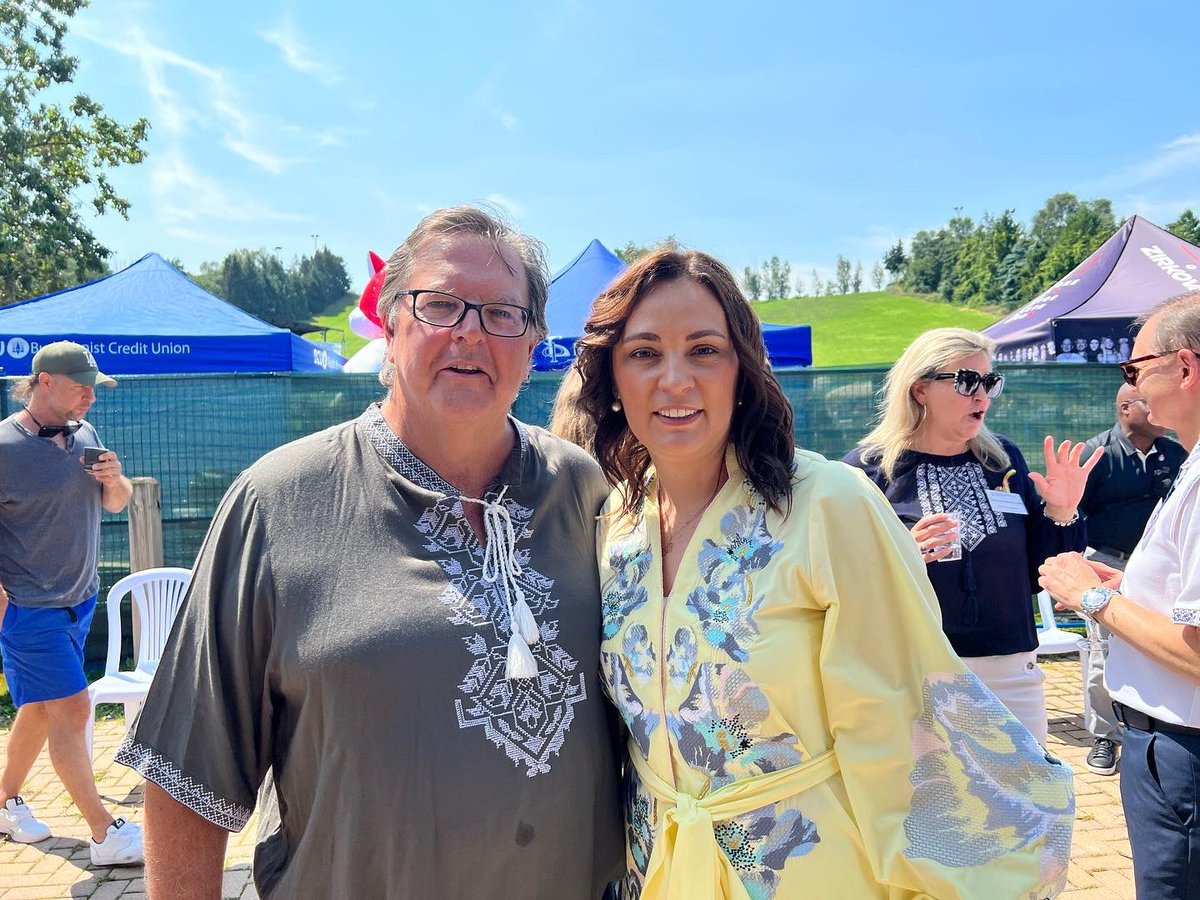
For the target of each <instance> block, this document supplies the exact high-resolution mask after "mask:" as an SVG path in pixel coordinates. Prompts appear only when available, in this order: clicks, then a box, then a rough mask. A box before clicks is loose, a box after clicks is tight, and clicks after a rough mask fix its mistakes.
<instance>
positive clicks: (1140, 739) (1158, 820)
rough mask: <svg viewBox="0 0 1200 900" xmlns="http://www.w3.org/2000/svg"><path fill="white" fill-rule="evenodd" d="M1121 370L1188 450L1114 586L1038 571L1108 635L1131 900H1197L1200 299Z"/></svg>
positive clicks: (1140, 343)
mask: <svg viewBox="0 0 1200 900" xmlns="http://www.w3.org/2000/svg"><path fill="white" fill-rule="evenodd" d="M1132 357H1133V358H1132V359H1130V360H1129V361H1128V362H1124V363H1120V366H1121V371H1122V374H1123V375H1124V376H1125V380H1126V382H1127V383H1128V384H1131V385H1133V386H1134V387H1136V388H1137V389H1138V390H1139V391H1140V392H1141V394H1142V396H1143V397H1145V399H1146V401H1147V402H1148V404H1149V407H1150V421H1151V422H1152V423H1154V424H1156V425H1161V426H1163V427H1165V428H1172V429H1174V430H1175V431H1176V432H1177V433H1178V434H1179V438H1180V441H1181V442H1182V444H1183V446H1184V447H1185V448H1187V449H1189V450H1190V454H1189V456H1188V458H1187V459H1186V460H1185V461H1184V463H1183V465H1182V467H1181V468H1180V470H1179V475H1178V477H1177V478H1176V480H1175V483H1174V485H1173V486H1172V488H1171V491H1170V493H1168V495H1167V496H1166V498H1165V499H1164V500H1163V501H1162V503H1160V504H1159V506H1158V507H1157V508H1156V509H1155V511H1154V513H1153V514H1152V515H1151V517H1150V521H1149V522H1147V524H1146V530H1145V532H1144V533H1143V535H1142V539H1141V540H1140V541H1139V542H1138V545H1137V547H1136V549H1135V550H1134V551H1133V555H1132V556H1131V557H1130V559H1129V562H1128V564H1127V566H1126V568H1125V573H1124V575H1123V576H1122V574H1121V573H1120V572H1118V571H1117V570H1116V569H1113V568H1111V567H1109V566H1105V565H1103V564H1101V563H1099V562H1096V561H1088V560H1084V559H1083V557H1081V556H1079V555H1078V554H1075V553H1065V554H1061V555H1059V556H1056V557H1053V558H1052V559H1049V560H1047V561H1046V562H1045V564H1044V565H1043V566H1042V567H1041V578H1040V583H1041V585H1042V587H1044V588H1045V589H1046V590H1048V591H1049V592H1050V594H1051V596H1053V597H1054V599H1055V600H1057V601H1058V603H1059V604H1060V606H1061V607H1063V608H1067V609H1071V610H1075V611H1077V612H1081V613H1083V614H1084V615H1086V616H1088V617H1090V618H1091V619H1093V620H1094V621H1096V622H1098V623H1099V624H1100V625H1102V626H1103V627H1105V628H1107V629H1108V630H1109V631H1110V632H1111V633H1112V638H1111V641H1110V644H1109V655H1108V666H1107V671H1106V673H1105V683H1106V684H1107V686H1108V690H1109V693H1110V694H1111V695H1112V697H1113V701H1114V704H1113V705H1114V708H1115V712H1116V716H1117V719H1118V721H1120V722H1121V724H1122V725H1124V726H1125V739H1124V753H1123V754H1122V756H1123V759H1122V767H1121V801H1122V804H1123V806H1124V808H1125V821H1126V824H1127V826H1128V828H1129V843H1130V846H1131V848H1132V850H1133V868H1134V882H1135V884H1136V886H1137V895H1138V898H1139V900H1150V898H1154V900H1171V898H1184V897H1197V896H1200V820H1198V818H1200V798H1198V796H1197V793H1198V790H1200V788H1198V785H1200V291H1193V292H1191V293H1188V294H1183V295H1180V296H1178V297H1175V298H1173V299H1171V300H1168V301H1167V302H1166V303H1163V304H1161V305H1160V306H1158V307H1156V308H1155V309H1154V310H1153V311H1152V312H1151V313H1150V314H1149V316H1148V317H1146V319H1145V322H1144V324H1143V325H1142V329H1141V331H1140V332H1139V333H1138V336H1137V339H1136V340H1135V341H1134V345H1133V353H1132Z"/></svg>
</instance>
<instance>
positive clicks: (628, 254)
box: [613, 234, 683, 263]
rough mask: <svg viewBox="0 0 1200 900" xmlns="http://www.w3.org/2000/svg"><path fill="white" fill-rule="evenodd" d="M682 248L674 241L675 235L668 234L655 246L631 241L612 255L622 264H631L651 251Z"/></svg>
mask: <svg viewBox="0 0 1200 900" xmlns="http://www.w3.org/2000/svg"><path fill="white" fill-rule="evenodd" d="M682 248H683V245H682V244H680V243H679V241H678V240H676V238H675V235H673V234H668V235H667V236H666V237H665V238H663V239H662V240H660V241H659V242H658V243H657V244H635V243H634V242H633V241H629V242H628V243H626V244H625V246H624V247H618V248H617V249H616V250H614V251H613V253H614V254H615V255H616V256H617V257H618V258H620V260H621V261H622V262H625V263H632V262H633V261H634V260H636V259H640V258H641V257H643V256H645V255H646V254H647V253H649V252H650V251H652V250H681V249H682Z"/></svg>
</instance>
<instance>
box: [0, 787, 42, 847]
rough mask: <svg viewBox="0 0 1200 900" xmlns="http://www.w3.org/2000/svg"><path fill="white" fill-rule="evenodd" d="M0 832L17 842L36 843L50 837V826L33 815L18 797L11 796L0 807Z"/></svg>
mask: <svg viewBox="0 0 1200 900" xmlns="http://www.w3.org/2000/svg"><path fill="white" fill-rule="evenodd" d="M0 834H7V835H8V836H9V837H10V838H12V839H13V840H14V841H16V842H17V843H18V844H36V843H37V842H38V841H44V840H45V839H46V838H48V837H50V826H49V825H47V824H46V823H45V822H39V821H38V820H37V819H35V818H34V817H33V810H32V809H30V808H29V807H28V806H26V805H25V801H24V800H22V799H21V798H20V797H12V798H10V799H9V800H7V801H6V802H5V804H4V806H3V807H0Z"/></svg>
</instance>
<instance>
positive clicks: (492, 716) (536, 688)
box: [363, 406, 599, 778]
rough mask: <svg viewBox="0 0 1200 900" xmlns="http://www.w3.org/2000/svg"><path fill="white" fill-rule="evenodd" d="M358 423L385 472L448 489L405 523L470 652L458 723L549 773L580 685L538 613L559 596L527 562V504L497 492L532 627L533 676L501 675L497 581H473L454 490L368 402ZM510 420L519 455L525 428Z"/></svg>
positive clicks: (503, 632)
mask: <svg viewBox="0 0 1200 900" xmlns="http://www.w3.org/2000/svg"><path fill="white" fill-rule="evenodd" d="M363 420H364V422H363V424H364V427H365V430H366V433H367V436H368V438H370V440H371V443H372V444H374V445H375V447H376V449H378V450H379V452H380V454H381V455H382V456H383V458H384V459H385V460H386V461H387V462H388V464H389V465H390V466H391V467H392V468H393V469H395V470H396V471H397V472H398V473H400V474H401V475H402V476H404V477H405V478H407V479H408V480H409V481H411V482H413V483H414V484H416V485H418V486H420V487H422V488H424V489H426V490H429V491H434V492H437V493H442V494H449V496H447V497H444V498H443V499H441V500H439V501H438V502H437V503H436V504H435V505H434V506H433V507H431V508H429V509H427V510H426V511H425V512H424V513H423V514H422V515H421V516H420V518H419V519H418V520H417V522H416V524H415V527H416V529H417V531H418V532H420V533H421V534H422V535H423V536H424V537H425V539H426V543H425V547H426V549H427V550H429V551H430V552H432V553H434V554H435V561H436V562H437V563H438V565H439V566H441V568H442V571H443V572H444V573H445V575H446V578H447V581H448V584H447V586H446V588H445V590H443V591H442V595H441V601H442V602H443V603H444V604H445V605H446V606H447V607H448V608H449V613H448V615H447V619H448V620H449V621H450V623H451V624H453V625H459V626H463V627H464V629H466V633H465V634H464V636H463V643H464V644H465V645H466V648H467V650H468V651H469V652H470V654H471V656H472V661H471V665H470V668H469V669H468V670H467V673H466V675H465V676H464V677H463V679H462V681H461V682H459V685H458V687H459V690H460V691H461V692H462V694H463V695H464V697H463V698H459V699H456V700H455V701H454V707H455V714H456V716H457V719H458V727H459V728H464V729H465V728H475V727H481V728H483V733H484V735H485V736H486V737H487V739H488V740H489V741H491V742H492V743H493V744H495V745H496V746H497V747H499V748H500V749H502V750H503V751H504V753H505V755H506V756H508V758H509V759H511V760H512V761H513V762H514V763H516V764H518V765H524V766H525V768H526V774H527V775H528V776H529V777H530V778H533V777H534V776H536V775H542V774H545V773H547V772H549V771H550V759H551V757H553V756H557V755H558V752H559V750H561V749H562V745H563V742H564V741H565V740H566V736H567V732H568V731H569V730H570V727H571V723H572V722H573V721H574V718H575V711H574V709H573V707H574V705H575V704H576V703H579V702H581V701H583V700H586V699H587V682H586V678H585V675H584V673H583V672H580V671H578V669H579V662H578V660H576V659H574V658H573V657H572V656H571V655H570V654H569V653H567V651H566V650H565V649H563V647H562V646H561V645H560V644H558V643H557V638H558V627H559V626H558V621H557V620H554V619H547V618H546V616H547V614H548V613H550V612H552V611H553V610H554V609H556V608H557V607H558V603H559V598H557V597H555V596H553V595H552V591H553V588H554V579H552V578H548V577H546V576H545V575H543V574H542V573H541V572H539V571H537V570H536V569H533V568H531V567H530V564H529V546H530V544H531V541H532V538H533V530H532V529H531V528H530V527H529V522H530V520H531V519H532V518H533V510H531V509H529V508H527V507H525V506H522V505H521V504H520V503H517V502H516V501H514V500H512V499H510V498H509V497H507V496H506V497H505V498H504V499H503V500H502V501H501V502H502V503H503V505H504V508H505V509H506V510H508V514H509V517H510V518H511V520H512V525H513V530H514V531H515V532H516V537H517V550H516V556H517V562H518V564H519V565H520V567H521V574H520V575H519V576H517V582H518V584H519V585H520V586H521V590H522V591H523V592H524V593H525V600H526V602H527V603H528V604H529V608H530V610H531V611H532V612H533V615H534V617H535V618H536V619H537V621H538V622H539V623H540V624H541V640H539V641H538V642H537V643H536V644H533V645H532V646H531V647H530V650H531V651H532V653H533V655H534V658H535V659H536V660H537V663H538V671H539V674H538V677H537V678H532V679H519V680H512V681H509V680H505V677H504V673H505V660H506V659H507V654H508V639H509V636H510V634H511V631H510V623H509V614H508V605H507V603H506V601H505V599H504V596H503V593H502V590H501V588H500V585H499V583H498V582H492V583H488V582H486V581H484V579H483V548H482V547H481V546H480V544H479V541H478V540H477V539H476V537H475V534H474V532H473V531H472V530H471V527H470V525H469V524H468V523H467V520H466V517H465V515H464V514H463V504H462V501H461V500H460V499H459V492H458V489H457V488H455V487H453V486H452V485H450V484H448V483H447V482H446V481H444V480H443V479H442V478H441V476H439V475H438V474H437V473H436V472H434V471H433V470H432V469H431V468H429V467H428V466H427V465H425V463H423V462H421V460H419V459H417V457H416V456H414V455H413V453H412V451H410V450H409V449H408V448H407V447H406V446H405V445H404V444H403V442H401V441H400V439H399V438H397V437H396V435H395V433H394V432H393V431H392V430H391V428H390V427H388V424H387V422H385V421H384V419H383V416H382V415H381V414H380V412H379V409H378V407H375V406H371V407H368V408H367V411H366V412H364V413H363ZM513 421H514V424H515V425H516V429H517V434H518V438H519V440H520V442H521V452H522V453H524V452H525V449H526V447H527V446H528V442H529V436H528V433H527V432H526V430H525V429H524V428H523V427H522V426H521V425H520V423H518V422H516V421H515V420H513ZM498 493H499V490H497V489H495V488H493V489H489V490H488V492H487V494H486V495H485V498H484V499H487V500H494V499H496V496H497V495H498ZM597 639H599V634H597Z"/></svg>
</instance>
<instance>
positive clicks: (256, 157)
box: [75, 19, 296, 175]
mask: <svg viewBox="0 0 1200 900" xmlns="http://www.w3.org/2000/svg"><path fill="white" fill-rule="evenodd" d="M75 30H76V32H77V33H78V34H79V35H80V36H81V37H84V38H86V39H87V40H89V41H91V42H92V43H94V44H97V45H99V46H101V47H104V48H105V49H107V50H111V51H113V52H114V53H118V54H120V55H122V56H126V57H129V58H131V59H133V60H135V61H136V62H137V64H138V66H139V68H140V69H141V71H142V75H143V78H144V79H145V84H146V91H147V93H149V95H150V103H151V121H152V122H153V123H154V124H155V125H156V126H159V127H161V128H162V129H163V130H164V131H166V133H167V134H168V136H170V137H171V138H173V139H176V140H178V139H180V138H182V137H183V136H184V135H185V134H187V133H188V132H190V131H191V130H192V129H193V128H210V127H213V128H216V129H217V130H218V131H219V132H220V133H221V141H222V144H223V145H224V146H225V147H226V148H227V149H229V150H230V151H232V152H233V153H236V154H237V155H238V156H240V157H242V158H243V159H245V160H247V161H249V162H251V163H253V164H254V165H255V166H257V167H258V168H260V169H263V170H264V171H266V172H270V173H271V174H272V175H279V174H281V173H282V172H284V171H285V170H286V169H287V168H288V166H289V165H291V164H292V163H294V162H295V161H296V160H293V159H288V158H287V157H284V156H282V155H280V154H278V153H275V152H273V151H271V150H270V149H268V148H267V146H266V145H265V143H264V142H263V141H262V140H261V139H260V135H259V130H260V127H261V126H260V125H259V124H258V117H256V116H255V115H254V114H253V113H252V112H251V111H250V110H249V109H247V107H246V105H245V104H244V102H243V100H242V97H241V94H240V92H239V91H238V89H237V87H236V85H235V84H234V83H233V81H232V80H231V78H230V77H229V75H228V74H227V73H226V72H224V71H223V70H221V69H218V68H214V67H212V66H209V65H206V64H204V63H202V62H200V61H199V60H195V59H191V58H189V57H186V56H183V55H181V54H179V53H176V52H174V51H173V50H169V49H167V48H165V47H163V46H161V45H159V44H157V43H156V42H155V41H153V40H152V39H151V38H150V37H149V36H148V35H147V34H146V33H145V31H144V30H143V29H142V28H141V26H139V25H137V24H130V25H128V26H126V27H122V28H110V27H103V28H102V27H100V26H99V24H98V23H96V22H95V21H93V20H91V19H81V20H80V21H79V23H78V27H76V29H75Z"/></svg>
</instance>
